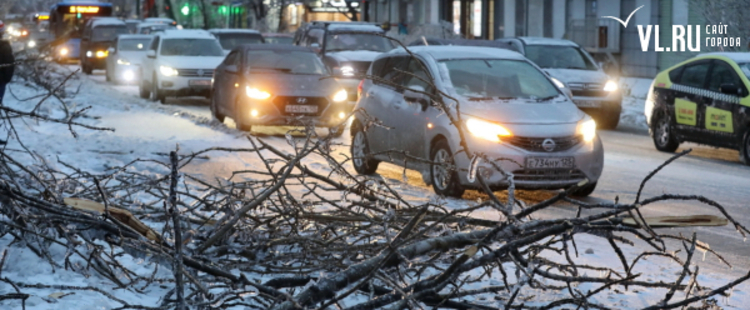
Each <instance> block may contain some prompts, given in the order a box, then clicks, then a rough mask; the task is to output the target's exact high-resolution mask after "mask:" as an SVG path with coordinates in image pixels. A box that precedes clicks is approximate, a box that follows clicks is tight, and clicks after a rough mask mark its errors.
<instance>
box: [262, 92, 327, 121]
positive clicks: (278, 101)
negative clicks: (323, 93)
mask: <svg viewBox="0 0 750 310" xmlns="http://www.w3.org/2000/svg"><path fill="white" fill-rule="evenodd" d="M301 98H304V99H305V102H304V103H300V102H298V99H301ZM273 104H274V105H275V106H276V108H278V109H279V112H281V114H282V115H296V114H293V113H287V112H286V106H287V105H290V104H291V105H315V106H318V113H313V114H309V113H305V114H299V115H315V116H319V115H320V114H321V113H323V110H325V109H326V107H328V99H326V98H325V97H296V96H278V97H276V98H274V99H273Z"/></svg>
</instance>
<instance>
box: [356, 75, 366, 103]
mask: <svg viewBox="0 0 750 310" xmlns="http://www.w3.org/2000/svg"><path fill="white" fill-rule="evenodd" d="M363 84H365V79H362V80H361V81H359V86H357V98H359V97H362V85H363Z"/></svg>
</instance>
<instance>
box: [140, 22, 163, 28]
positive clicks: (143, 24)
mask: <svg viewBox="0 0 750 310" xmlns="http://www.w3.org/2000/svg"><path fill="white" fill-rule="evenodd" d="M154 26H159V27H169V25H167V24H162V23H140V24H138V27H139V28H146V27H154Z"/></svg>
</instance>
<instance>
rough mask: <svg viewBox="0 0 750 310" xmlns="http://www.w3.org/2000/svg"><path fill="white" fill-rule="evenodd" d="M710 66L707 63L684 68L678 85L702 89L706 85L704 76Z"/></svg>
mask: <svg viewBox="0 0 750 310" xmlns="http://www.w3.org/2000/svg"><path fill="white" fill-rule="evenodd" d="M710 66H711V64H710V63H709V62H704V63H699V64H694V65H689V66H686V67H685V69H684V70H683V71H682V76H681V77H680V84H682V85H685V86H691V87H698V88H704V87H705V85H706V74H708V68H710Z"/></svg>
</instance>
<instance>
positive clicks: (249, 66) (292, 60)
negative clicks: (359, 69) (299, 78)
mask: <svg viewBox="0 0 750 310" xmlns="http://www.w3.org/2000/svg"><path fill="white" fill-rule="evenodd" d="M245 70H246V71H248V72H251V73H252V72H258V73H261V72H262V73H266V72H277V73H285V74H313V75H326V74H328V70H327V69H326V67H325V65H323V62H322V61H321V60H320V58H319V57H318V56H317V55H316V54H315V53H312V52H302V51H288V50H286V51H285V50H255V51H248V52H247V63H246V64H245Z"/></svg>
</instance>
